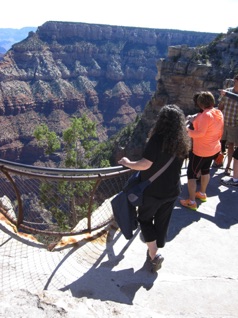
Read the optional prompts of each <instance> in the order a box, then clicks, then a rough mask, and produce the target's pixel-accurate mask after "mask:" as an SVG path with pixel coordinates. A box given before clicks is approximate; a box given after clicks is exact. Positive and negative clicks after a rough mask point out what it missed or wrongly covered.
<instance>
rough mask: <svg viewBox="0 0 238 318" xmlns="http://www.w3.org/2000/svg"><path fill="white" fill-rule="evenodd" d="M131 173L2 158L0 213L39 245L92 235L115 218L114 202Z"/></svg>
mask: <svg viewBox="0 0 238 318" xmlns="http://www.w3.org/2000/svg"><path fill="white" fill-rule="evenodd" d="M130 173H131V172H130V170H128V169H127V170H125V169H123V167H121V166H118V167H114V168H102V169H53V168H50V169H49V168H48V169H44V168H41V167H33V166H26V165H21V164H19V165H18V164H16V163H11V162H8V161H5V160H0V212H1V213H2V214H3V215H4V216H5V217H6V218H7V219H8V220H9V221H10V222H12V223H13V224H14V225H15V226H16V227H17V229H18V230H19V231H23V232H25V233H30V234H34V235H35V236H36V237H37V240H38V241H45V240H47V237H49V236H67V235H74V234H75V235H78V234H82V233H87V232H89V233H90V232H92V231H94V230H97V229H100V228H102V227H104V226H106V225H107V224H108V223H109V222H111V221H112V220H113V213H112V209H111V204H110V201H111V198H112V197H113V196H114V195H115V194H116V193H118V192H119V191H120V190H121V189H122V187H123V185H124V183H125V181H126V180H127V179H128V177H129V175H130Z"/></svg>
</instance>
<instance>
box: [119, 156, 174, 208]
mask: <svg viewBox="0 0 238 318" xmlns="http://www.w3.org/2000/svg"><path fill="white" fill-rule="evenodd" d="M174 158H175V156H172V157H171V158H170V159H169V161H168V162H167V163H166V164H165V165H164V166H163V167H162V168H160V169H159V170H158V171H157V172H156V173H155V174H153V176H151V177H150V178H149V179H148V180H145V181H141V180H140V171H137V172H135V173H134V174H133V175H132V176H131V177H130V178H129V179H128V181H127V183H126V184H125V186H124V188H123V191H124V192H126V194H127V198H128V200H129V201H130V203H131V204H132V205H134V206H141V205H142V203H143V192H144V190H145V188H147V187H148V185H150V184H151V182H153V181H154V180H155V179H156V178H158V177H159V176H160V175H161V174H162V173H163V172H164V171H165V170H166V169H167V168H168V167H169V165H170V164H171V163H172V162H173V160H174Z"/></svg>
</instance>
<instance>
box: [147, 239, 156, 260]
mask: <svg viewBox="0 0 238 318" xmlns="http://www.w3.org/2000/svg"><path fill="white" fill-rule="evenodd" d="M146 244H147V246H148V249H149V256H150V258H151V259H152V260H153V259H154V258H155V255H156V253H157V251H158V247H157V244H156V241H152V242H146Z"/></svg>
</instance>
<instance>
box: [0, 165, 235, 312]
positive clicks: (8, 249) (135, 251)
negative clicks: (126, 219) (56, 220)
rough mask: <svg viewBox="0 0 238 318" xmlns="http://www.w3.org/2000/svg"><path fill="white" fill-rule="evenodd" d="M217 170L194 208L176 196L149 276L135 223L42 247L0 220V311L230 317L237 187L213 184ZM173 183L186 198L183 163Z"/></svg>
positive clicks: (219, 172) (217, 180)
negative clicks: (157, 263)
mask: <svg viewBox="0 0 238 318" xmlns="http://www.w3.org/2000/svg"><path fill="white" fill-rule="evenodd" d="M223 172H224V170H223V169H218V170H217V169H212V171H211V175H212V178H211V181H210V184H209V186H208V190H207V195H208V201H207V202H204V203H199V208H198V210H197V211H192V210H189V209H186V208H184V207H181V206H180V204H179V201H178V202H177V204H176V207H175V210H174V213H173V217H172V220H171V224H170V228H169V234H168V241H167V244H166V245H165V247H164V248H163V250H161V252H162V254H163V256H164V258H165V261H164V263H163V266H162V268H161V270H160V271H158V272H157V273H156V274H152V273H150V272H149V271H148V266H147V263H145V258H146V245H145V244H144V243H142V242H141V240H140V237H139V229H138V230H137V231H136V232H135V235H134V237H133V239H131V240H129V241H127V240H126V239H125V238H124V237H123V236H122V234H121V233H120V231H119V230H116V229H115V228H111V229H110V231H109V232H106V233H105V234H104V235H102V236H101V237H99V238H98V239H96V240H94V241H91V242H86V241H85V242H83V243H82V242H81V244H75V245H74V246H71V247H67V248H64V249H56V250H54V251H53V252H50V251H47V249H45V248H44V246H42V245H40V244H38V243H36V242H26V241H22V239H21V238H19V237H17V236H16V235H14V234H12V233H11V232H10V231H8V230H7V229H6V228H5V227H3V226H2V225H1V224H0V230H1V231H0V247H1V248H0V269H1V283H0V284H1V285H0V296H1V297H0V308H1V309H0V317H5V316H6V315H7V317H13V316H15V317H16V316H17V317H24V318H26V317H33V315H32V313H35V316H36V317H47V318H48V317H51V315H50V313H52V317H54V318H55V317H70V318H71V317H72V318H73V317H80V318H81V317H83V318H84V317H143V318H149V317H152V318H153V317H158V318H160V317H166V318H178V317H183V318H192V317H196V318H235V317H236V318H237V317H238V189H236V188H227V187H225V186H222V185H220V179H221V177H223ZM181 181H182V194H181V197H185V198H186V197H187V184H186V183H187V179H186V168H183V170H182V177H181ZM72 296H73V297H72ZM35 297H37V301H38V302H37V304H38V305H37V306H36V305H35ZM26 299H28V301H26ZM39 304H40V306H39ZM52 306H54V309H55V312H53V309H52ZM38 310H39V311H38ZM19 312H22V316H21V315H20V314H19ZM28 315H29V316H28Z"/></svg>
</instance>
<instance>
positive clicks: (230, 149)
mask: <svg viewBox="0 0 238 318" xmlns="http://www.w3.org/2000/svg"><path fill="white" fill-rule="evenodd" d="M233 152H234V144H233V143H229V144H228V151H227V165H226V170H228V169H229V168H230V165H231V161H232V155H233Z"/></svg>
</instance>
